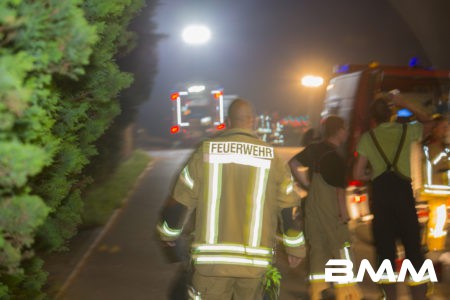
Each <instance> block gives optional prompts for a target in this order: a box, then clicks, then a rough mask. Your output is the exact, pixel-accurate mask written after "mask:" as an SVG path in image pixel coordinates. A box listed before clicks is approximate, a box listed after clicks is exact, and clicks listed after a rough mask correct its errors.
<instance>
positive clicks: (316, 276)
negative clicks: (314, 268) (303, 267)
mask: <svg viewBox="0 0 450 300" xmlns="http://www.w3.org/2000/svg"><path fill="white" fill-rule="evenodd" d="M317 280H325V274H311V275H309V281H317Z"/></svg>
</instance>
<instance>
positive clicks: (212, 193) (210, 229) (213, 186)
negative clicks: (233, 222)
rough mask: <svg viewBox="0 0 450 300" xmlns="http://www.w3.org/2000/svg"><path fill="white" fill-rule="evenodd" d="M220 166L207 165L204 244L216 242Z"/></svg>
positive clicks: (220, 183)
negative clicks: (207, 181) (207, 182)
mask: <svg viewBox="0 0 450 300" xmlns="http://www.w3.org/2000/svg"><path fill="white" fill-rule="evenodd" d="M221 171H222V165H219V164H217V163H212V164H210V165H209V189H208V209H207V216H206V218H207V222H206V224H207V225H206V242H207V243H209V244H215V243H216V241H217V226H218V223H219V213H218V210H219V204H220V203H219V200H220V198H219V197H220V193H221V185H222V182H221V176H220V174H219V173H220V172H221Z"/></svg>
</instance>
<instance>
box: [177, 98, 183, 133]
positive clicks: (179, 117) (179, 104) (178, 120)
mask: <svg viewBox="0 0 450 300" xmlns="http://www.w3.org/2000/svg"><path fill="white" fill-rule="evenodd" d="M177 123H178V125H180V126H182V125H181V98H180V97H179V96H178V98H177Z"/></svg>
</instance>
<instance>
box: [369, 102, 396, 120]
mask: <svg viewBox="0 0 450 300" xmlns="http://www.w3.org/2000/svg"><path fill="white" fill-rule="evenodd" d="M389 102H390V100H389V98H387V97H386V96H378V97H376V98H375V100H374V101H373V102H372V104H371V105H370V116H371V117H372V118H373V119H374V120H375V122H377V123H378V124H380V123H384V122H389V121H390V120H391V116H392V109H391V106H390V104H389Z"/></svg>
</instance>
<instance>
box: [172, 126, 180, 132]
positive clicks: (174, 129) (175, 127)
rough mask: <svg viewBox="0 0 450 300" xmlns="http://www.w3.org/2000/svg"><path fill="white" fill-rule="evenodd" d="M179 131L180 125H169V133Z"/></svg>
mask: <svg viewBox="0 0 450 300" xmlns="http://www.w3.org/2000/svg"><path fill="white" fill-rule="evenodd" d="M179 131H180V126H178V125H175V126H172V127H170V133H171V134H175V133H177V132H179Z"/></svg>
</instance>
